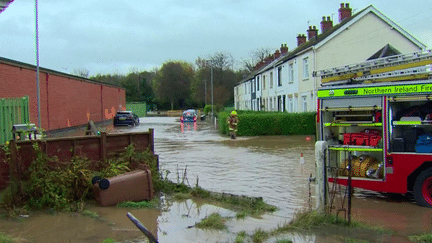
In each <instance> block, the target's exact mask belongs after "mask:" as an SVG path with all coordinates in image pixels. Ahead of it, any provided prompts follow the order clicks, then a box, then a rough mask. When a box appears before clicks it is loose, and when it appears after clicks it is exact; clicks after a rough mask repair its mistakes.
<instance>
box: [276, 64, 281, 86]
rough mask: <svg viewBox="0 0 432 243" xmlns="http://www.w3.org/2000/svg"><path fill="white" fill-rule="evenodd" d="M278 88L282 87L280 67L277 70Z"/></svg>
mask: <svg viewBox="0 0 432 243" xmlns="http://www.w3.org/2000/svg"><path fill="white" fill-rule="evenodd" d="M277 79H278V86H282V67H279V68H278V77H277Z"/></svg>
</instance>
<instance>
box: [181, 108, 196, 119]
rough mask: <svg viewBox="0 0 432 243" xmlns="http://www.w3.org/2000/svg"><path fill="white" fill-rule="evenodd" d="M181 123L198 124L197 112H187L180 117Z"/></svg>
mask: <svg viewBox="0 0 432 243" xmlns="http://www.w3.org/2000/svg"><path fill="white" fill-rule="evenodd" d="M180 121H181V122H196V121H197V111H196V110H193V109H189V110H185V111H183V113H182V116H181V117H180Z"/></svg>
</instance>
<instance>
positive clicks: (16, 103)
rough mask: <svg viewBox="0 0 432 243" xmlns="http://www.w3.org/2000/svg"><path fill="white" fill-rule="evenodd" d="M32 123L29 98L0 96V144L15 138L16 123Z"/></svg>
mask: <svg viewBox="0 0 432 243" xmlns="http://www.w3.org/2000/svg"><path fill="white" fill-rule="evenodd" d="M27 123H30V111H29V98H28V96H25V97H21V98H0V144H4V143H6V141H9V140H11V139H12V138H13V136H12V126H13V125H14V124H27Z"/></svg>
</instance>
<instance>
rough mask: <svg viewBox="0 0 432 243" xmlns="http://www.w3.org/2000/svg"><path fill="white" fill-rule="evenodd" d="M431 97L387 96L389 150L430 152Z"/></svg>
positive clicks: (431, 148) (394, 151)
mask: <svg viewBox="0 0 432 243" xmlns="http://www.w3.org/2000/svg"><path fill="white" fill-rule="evenodd" d="M431 100H432V97H428V96H394V97H389V98H388V101H389V103H388V105H389V119H391V120H390V123H391V125H390V126H389V129H390V134H391V137H390V148H389V150H390V152H393V153H432V137H431V134H432V101H431Z"/></svg>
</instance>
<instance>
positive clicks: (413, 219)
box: [0, 117, 432, 242]
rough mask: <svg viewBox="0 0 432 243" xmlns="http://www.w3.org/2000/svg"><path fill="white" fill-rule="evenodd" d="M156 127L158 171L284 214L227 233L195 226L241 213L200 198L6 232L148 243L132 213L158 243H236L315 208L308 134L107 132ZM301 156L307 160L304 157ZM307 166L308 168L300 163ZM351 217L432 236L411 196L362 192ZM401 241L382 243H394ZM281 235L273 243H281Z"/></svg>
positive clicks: (426, 212)
mask: <svg viewBox="0 0 432 243" xmlns="http://www.w3.org/2000/svg"><path fill="white" fill-rule="evenodd" d="M149 128H152V129H154V132H155V134H154V138H155V153H156V154H158V155H159V162H160V169H161V170H162V171H163V172H168V171H169V173H168V179H170V180H171V181H173V182H178V181H180V182H181V181H184V182H185V183H188V184H189V185H191V186H195V185H196V184H197V183H198V185H199V186H200V187H202V188H204V189H206V190H210V191H215V192H226V193H232V194H237V195H246V196H251V197H262V198H263V199H264V201H265V202H267V203H268V204H271V205H274V206H277V207H278V209H279V210H278V211H276V212H275V213H272V214H265V215H263V216H262V218H259V219H257V218H250V217H247V218H246V219H242V220H237V219H235V218H234V219H232V220H230V221H228V222H227V226H228V228H227V229H226V230H223V231H214V230H200V229H197V228H195V227H190V226H193V225H194V224H195V223H196V222H199V221H200V220H201V219H203V218H204V217H206V216H208V215H210V214H211V213H213V212H217V213H219V214H221V215H222V216H228V217H234V216H235V212H232V211H230V210H227V209H223V208H220V207H217V206H215V205H211V204H209V203H208V202H206V201H202V200H195V201H194V200H185V201H180V202H179V201H173V200H167V199H166V198H162V201H163V202H164V203H163V207H162V209H161V210H156V209H151V210H149V209H145V210H143V209H139V210H138V209H136V210H133V209H124V208H116V207H97V206H91V207H90V208H89V210H90V211H92V212H96V213H97V214H98V215H99V216H100V217H102V218H103V219H104V220H100V219H94V218H91V217H88V216H83V215H81V214H70V213H60V214H56V215H47V214H36V215H34V214H33V215H29V217H26V218H22V220H20V221H16V220H15V221H6V220H0V232H3V233H5V234H8V235H12V236H14V237H19V238H20V239H21V240H22V241H21V242H102V240H103V239H106V238H113V239H115V240H117V241H121V242H132V241H128V240H133V242H147V241H146V240H145V238H144V237H143V234H142V233H141V232H139V231H138V229H137V228H136V227H135V226H134V225H133V224H132V223H131V221H130V220H129V219H128V218H127V217H126V213H127V212H131V213H132V214H133V215H134V216H135V217H136V218H138V219H139V220H140V221H141V222H143V224H144V225H145V226H146V227H147V228H148V229H149V230H150V231H151V232H152V233H153V234H154V235H156V236H157V238H158V240H159V242H234V239H235V237H236V235H237V233H238V232H240V231H246V232H248V233H253V232H254V231H255V230H256V229H258V228H261V229H263V230H271V229H275V228H277V227H278V226H280V225H282V224H284V223H286V222H289V221H290V220H291V219H292V218H293V215H294V214H295V213H296V212H298V211H300V210H302V209H305V208H308V207H309V206H310V205H314V195H315V185H314V184H310V183H309V177H310V174H313V176H315V152H314V148H315V141H314V138H313V137H309V136H261V137H238V138H237V139H235V140H232V139H230V138H229V137H228V136H223V135H220V134H218V133H217V132H216V131H215V130H214V129H213V126H211V124H208V123H205V122H198V123H195V124H194V123H185V124H181V123H180V122H179V119H178V118H172V117H146V118H141V125H140V126H138V127H133V128H112V127H111V126H108V127H107V128H106V129H107V130H108V131H109V132H112V133H118V132H133V131H147V130H148V129H149ZM301 156H303V158H302V159H301ZM302 161H304V163H302ZM352 220H355V221H360V222H365V223H368V224H371V225H381V226H383V227H384V228H389V229H392V230H395V231H396V232H397V235H411V234H422V233H430V232H431V230H432V209H428V208H423V207H419V206H417V205H416V204H415V203H414V202H412V201H411V200H410V199H409V198H406V197H400V198H387V197H382V196H381V195H380V194H377V193H371V192H366V191H361V190H356V193H355V194H354V198H353V202H352ZM285 239H291V240H293V242H333V241H334V239H331V240H327V238H326V237H323V236H321V235H315V234H313V233H310V234H291V235H287V236H285ZM394 240H395V239H389V240H388V241H386V240H382V239H381V240H380V242H391V241H394ZM275 241H276V238H272V239H270V240H269V241H268V242H275Z"/></svg>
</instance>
